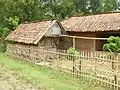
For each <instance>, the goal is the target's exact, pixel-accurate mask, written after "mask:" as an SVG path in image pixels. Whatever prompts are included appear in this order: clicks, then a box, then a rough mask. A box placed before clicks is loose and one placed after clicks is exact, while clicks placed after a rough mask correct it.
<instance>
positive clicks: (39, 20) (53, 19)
mask: <svg viewBox="0 0 120 90" xmlns="http://www.w3.org/2000/svg"><path fill="white" fill-rule="evenodd" d="M54 20H57V19H49V20H47V19H46V20H38V21H30V22H27V21H25V22H23V23H22V24H30V23H38V22H44V21H51V22H52V21H54Z"/></svg>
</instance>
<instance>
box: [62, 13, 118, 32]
mask: <svg viewBox="0 0 120 90" xmlns="http://www.w3.org/2000/svg"><path fill="white" fill-rule="evenodd" d="M61 23H62V25H63V27H64V28H65V30H66V31H70V32H98V31H118V30H120V13H108V14H98V15H89V16H74V17H70V18H68V19H66V20H64V21H62V22H61Z"/></svg>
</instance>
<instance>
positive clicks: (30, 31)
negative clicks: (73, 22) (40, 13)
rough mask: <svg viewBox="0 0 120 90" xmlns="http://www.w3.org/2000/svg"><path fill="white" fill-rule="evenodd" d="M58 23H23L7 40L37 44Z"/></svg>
mask: <svg viewBox="0 0 120 90" xmlns="http://www.w3.org/2000/svg"><path fill="white" fill-rule="evenodd" d="M55 22H57V23H58V24H60V23H59V22H58V21H56V20H48V21H40V22H29V23H23V24H20V25H19V26H18V28H17V29H15V30H14V31H12V32H11V33H10V34H9V35H8V36H7V37H6V40H10V41H16V42H21V43H26V44H37V43H38V42H39V40H40V39H41V38H42V37H43V36H44V34H45V33H46V32H47V31H48V30H49V29H50V28H51V27H52V25H53V24H54V23H55Z"/></svg>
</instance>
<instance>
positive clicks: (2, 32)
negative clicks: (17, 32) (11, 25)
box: [0, 26, 10, 38]
mask: <svg viewBox="0 0 120 90" xmlns="http://www.w3.org/2000/svg"><path fill="white" fill-rule="evenodd" d="M9 32H10V29H8V28H7V27H2V26H1V27H0V37H2V38H4V37H6V36H7V35H8V33H9Z"/></svg>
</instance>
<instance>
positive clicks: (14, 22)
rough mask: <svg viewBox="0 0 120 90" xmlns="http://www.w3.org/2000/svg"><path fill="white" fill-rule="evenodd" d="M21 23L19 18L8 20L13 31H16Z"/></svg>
mask: <svg viewBox="0 0 120 90" xmlns="http://www.w3.org/2000/svg"><path fill="white" fill-rule="evenodd" d="M19 21H20V19H19V17H17V16H14V17H13V18H12V17H10V18H9V19H8V22H9V25H10V26H11V28H12V29H16V27H18V25H19Z"/></svg>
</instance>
